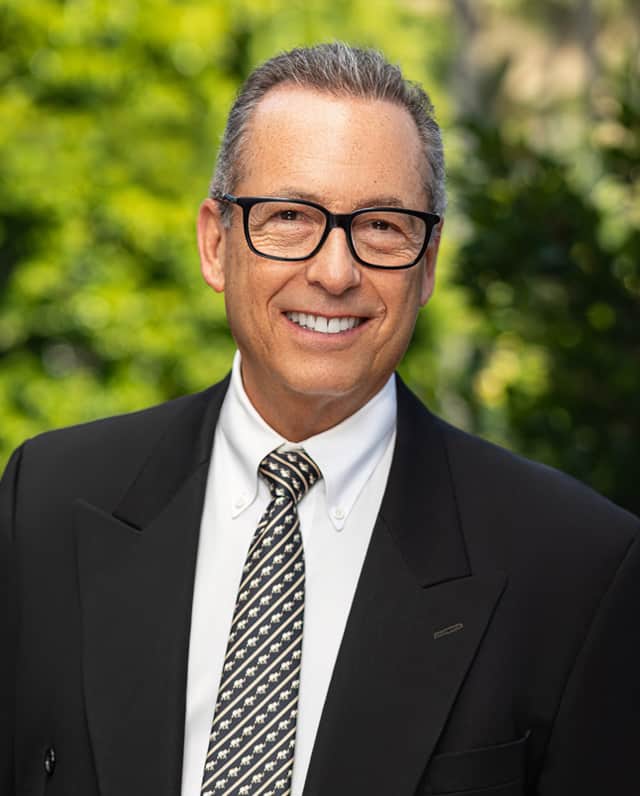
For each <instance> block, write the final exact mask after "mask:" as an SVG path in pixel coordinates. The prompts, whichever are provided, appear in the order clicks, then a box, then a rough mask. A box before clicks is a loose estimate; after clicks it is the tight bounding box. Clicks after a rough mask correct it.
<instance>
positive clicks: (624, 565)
mask: <svg viewBox="0 0 640 796" xmlns="http://www.w3.org/2000/svg"><path fill="white" fill-rule="evenodd" d="M443 179H444V178H443V165H442V149H441V142H440V135H439V130H438V127H437V125H436V123H435V121H434V120H433V116H432V109H431V106H430V104H429V101H428V98H427V97H426V95H425V94H424V92H423V91H422V89H421V88H419V87H418V86H415V85H411V84H408V83H407V82H405V81H404V80H403V78H402V76H401V75H400V73H399V71H398V70H397V69H396V68H395V67H392V66H390V65H389V64H388V63H386V62H385V61H384V59H383V58H382V56H380V55H379V54H377V53H373V52H368V51H360V50H356V49H352V48H349V47H347V46H346V45H342V44H331V45H321V46H318V47H315V48H311V49H304V50H294V51H292V52H290V53H287V54H284V55H282V56H278V57H277V58H275V59H272V60H271V61H270V62H267V64H265V65H263V66H262V67H260V68H259V69H258V70H257V71H256V72H255V73H254V74H253V75H252V76H251V77H250V78H249V80H248V82H247V84H246V85H245V87H244V88H243V90H242V92H241V93H240V95H239V97H238V99H237V101H236V103H235V105H234V108H233V109H232V112H231V115H230V118H229V122H228V124H227V130H226V133H225V138H224V141H223V144H222V149H221V153H220V155H219V159H218V164H217V169H216V174H215V176H214V181H213V185H212V193H211V198H209V199H207V200H206V201H205V202H204V204H203V205H202V208H201V211H200V216H199V224H198V237H199V245H200V255H201V261H202V271H203V275H204V278H205V280H206V281H207V283H208V284H209V285H210V286H211V287H212V288H213V289H214V290H215V291H224V294H225V299H226V308H227V315H228V319H229V324H230V327H231V330H232V332H233V335H234V338H235V340H236V343H237V346H238V351H239V354H238V355H237V356H236V360H235V362H234V368H233V372H232V374H231V377H230V378H227V379H225V381H224V382H222V383H221V384H218V385H215V386H214V387H212V388H211V389H209V390H207V391H205V392H204V393H201V394H199V395H195V396H190V397H186V398H181V399H178V400H177V401H173V402H171V403H169V404H165V405H163V406H160V407H156V408H154V409H150V410H147V411H144V412H140V413H136V414H133V415H129V416H125V417H121V418H112V419H108V420H105V421H100V422H97V423H93V424H89V425H86V426H82V427H78V428H73V429H67V430H63V431H59V432H53V433H50V434H46V435H43V436H42V437H39V438H37V439H34V440H31V441H29V442H27V443H26V444H25V445H24V446H23V447H22V448H21V449H20V450H19V451H17V452H16V454H15V455H14V457H13V458H12V460H11V462H10V464H9V466H8V468H7V471H6V473H5V476H4V479H3V481H2V487H1V490H0V506H1V509H0V512H1V513H0V524H1V529H2V535H1V539H2V560H3V566H5V565H6V566H7V574H6V576H5V577H3V580H2V582H3V584H5V586H6V589H5V590H6V591H7V592H8V594H9V598H10V610H9V611H8V612H7V615H8V627H7V628H6V629H5V630H4V633H3V635H4V637H5V639H8V642H9V643H8V646H7V650H8V651H9V653H8V654H4V655H3V665H4V666H5V667H6V669H7V671H6V672H5V673H4V677H3V678H2V683H3V689H4V692H3V699H4V702H3V720H2V721H3V733H4V738H5V741H4V744H3V755H4V756H3V759H2V764H1V765H2V768H1V775H2V776H1V778H0V782H1V783H2V793H3V794H5V793H6V794H21V795H22V794H24V795H25V796H30V795H31V794H36V793H37V794H41V793H45V792H46V793H47V794H48V795H49V794H51V795H53V794H64V795H65V796H71V794H82V796H93V795H94V794H100V796H128V795H129V794H131V795H133V794H136V795H139V794H154V796H158V795H160V794H161V795H162V796H169V794H182V796H195V795H196V794H198V793H201V792H202V793H205V794H218V793H220V794H233V795H234V796H235V794H240V796H248V795H249V794H263V795H264V796H273V794H285V793H293V794H296V795H299V794H304V796H319V795H320V794H323V796H324V795H325V794H327V795H329V794H330V795H331V796H336V795H337V796H347V794H348V795H349V796H351V795H353V794H393V795H394V796H410V795H411V794H445V793H447V794H451V793H465V794H475V793H477V794H480V793H482V794H491V796H516V795H517V794H540V795H541V796H567V794H579V795H580V796H584V795H585V794H587V795H589V794H594V795H595V794H602V793H611V794H613V793H615V794H632V793H637V792H638V787H639V785H638V783H639V782H640V775H639V774H637V773H636V771H635V755H636V750H637V748H638V746H639V743H640V729H639V727H638V725H639V722H640V686H639V685H638V683H639V680H640V678H639V677H638V672H639V671H640V668H639V666H640V631H639V630H638V627H639V624H640V623H638V622H637V620H636V617H635V616H634V613H635V608H636V605H637V604H638V598H639V597H640V560H639V557H638V556H639V554H638V543H637V541H636V540H637V532H638V521H637V520H636V519H635V518H633V517H632V516H630V515H629V514H626V513H625V512H623V511H622V510H620V509H618V508H616V507H614V506H613V505H611V504H610V503H608V502H607V501H605V500H603V499H602V498H600V497H598V496H597V495H595V494H594V493H592V492H591V491H590V490H588V489H586V488H585V487H583V486H581V485H580V484H578V483H576V482H574V481H573V480H571V479H569V478H567V477H566V476H563V475H561V474H559V473H557V472H554V471H552V470H550V469H548V468H545V467H542V466H539V465H535V464H532V463H530V462H527V461H524V460H522V459H520V458H517V457H515V456H513V455H511V454H509V453H507V452H505V451H503V450H501V449H498V448H496V447H494V446H491V445H489V444H487V443H485V442H483V441H481V440H478V439H476V438H473V437H471V436H469V435H466V434H464V433H462V432H460V431H457V430H455V429H453V428H451V427H450V426H448V425H447V424H445V423H443V422H442V421H440V420H438V419H436V418H434V417H433V416H432V415H431V414H430V413H429V412H428V411H427V410H426V409H425V408H424V407H423V406H422V404H421V403H420V402H419V401H418V400H417V399H416V398H415V397H414V396H413V395H412V394H411V393H410V392H409V391H408V390H407V388H406V387H404V386H403V384H402V383H401V382H400V380H399V379H397V378H396V377H395V376H394V369H395V367H396V365H397V363H398V362H399V360H400V359H401V357H402V355H403V353H404V351H405V349H406V347H407V344H408V342H409V339H410V336H411V334H412V330H413V326H414V323H415V320H416V316H417V313H418V311H419V309H420V307H422V306H423V305H425V304H426V303H427V301H428V300H429V298H430V296H431V294H432V291H433V286H434V274H435V264H436V255H437V250H438V244H439V240H440V232H441V229H442V220H441V216H442V213H443V211H444V189H443ZM258 473H260V475H258ZM303 639H304V644H303Z"/></svg>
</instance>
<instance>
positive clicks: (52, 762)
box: [44, 746, 56, 777]
mask: <svg viewBox="0 0 640 796" xmlns="http://www.w3.org/2000/svg"><path fill="white" fill-rule="evenodd" d="M55 768H56V750H55V749H54V748H53V746H50V747H49V749H47V751H46V752H45V753H44V770H45V771H46V772H47V775H48V776H49V777H50V776H51V775H52V774H53V772H54V771H55Z"/></svg>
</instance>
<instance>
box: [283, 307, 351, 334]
mask: <svg viewBox="0 0 640 796" xmlns="http://www.w3.org/2000/svg"><path fill="white" fill-rule="evenodd" d="M285 314H286V316H287V318H288V319H289V320H290V321H293V322H294V323H297V324H298V326H303V327H306V328H307V329H311V330H312V331H314V332H321V333H322V334H338V332H346V331H347V330H348V329H353V328H354V327H356V326H359V325H360V318H355V317H351V318H349V317H342V318H326V317H325V316H324V315H311V313H308V312H287V313H285Z"/></svg>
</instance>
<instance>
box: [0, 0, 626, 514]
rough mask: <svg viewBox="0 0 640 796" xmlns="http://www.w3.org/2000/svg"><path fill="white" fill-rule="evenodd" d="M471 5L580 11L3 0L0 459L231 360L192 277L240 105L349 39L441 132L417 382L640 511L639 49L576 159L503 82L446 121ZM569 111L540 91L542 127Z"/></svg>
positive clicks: (411, 360) (445, 404)
mask: <svg viewBox="0 0 640 796" xmlns="http://www.w3.org/2000/svg"><path fill="white" fill-rule="evenodd" d="M465 5H466V7H467V10H472V9H473V10H475V11H476V12H477V21H478V20H481V19H482V20H484V19H485V18H489V17H490V16H491V15H485V14H484V13H483V9H484V8H486V7H489V6H491V8H492V9H493V11H494V12H495V11H496V9H498V11H497V15H498V16H499V15H500V13H503V10H504V9H509V10H510V11H509V13H512V14H515V15H518V14H519V15H521V16H522V17H523V18H524V17H525V16H527V15H528V16H529V17H531V18H532V19H535V24H536V25H537V26H538V27H539V28H540V29H543V28H544V27H545V26H546V27H547V28H551V27H552V25H553V26H557V25H560V27H561V28H562V30H563V31H564V30H565V29H568V28H570V27H571V25H572V24H573V21H575V19H576V17H575V14H573V13H572V12H571V9H570V6H571V4H570V3H569V2H565V1H564V0H562V1H560V0H545V2H544V3H540V4H537V5H536V6H535V9H534V8H533V6H532V5H531V4H530V3H523V2H521V0H510V2H509V3H504V2H503V0H500V2H498V0H495V2H492V1H491V0H482V2H480V0H478V3H475V2H474V3H473V4H470V3H466V4H464V3H456V4H451V3H447V2H446V1H445V0H430V2H429V3H415V2H410V0H406V1H405V0H401V1H398V0H377V2H375V3H372V2H371V0H335V2H332V3H327V2H325V0H306V1H305V2H302V0H293V2H292V0H234V2H232V3H230V2H225V1H224V0H118V2H111V0H4V2H3V3H2V4H0V119H1V120H2V123H1V124H0V469H2V465H3V464H4V461H5V460H6V458H7V457H8V455H9V453H10V451H11V449H12V448H14V447H15V446H16V445H18V444H19V443H20V442H21V441H22V440H23V439H24V438H26V437H29V436H32V435H33V434H36V433H38V432H40V431H43V430H45V429H47V428H52V427H56V426H61V425H66V424H70V423H77V422H81V421H84V420H89V419H92V418H95V417H100V416H105V415H109V414H113V413H117V412H123V411H129V410H131V409H136V408H139V407H142V406H146V405H149V404H152V403H155V402H159V401H162V400H165V399H166V398H170V397H173V396H175V395H178V394H181V393H184V392H188V391H193V390H197V389H201V388H203V387H205V386H207V385H208V384H210V383H211V382H213V381H214V380H216V379H218V378H219V377H221V376H222V375H223V374H224V373H225V372H226V370H227V369H228V367H229V365H230V362H231V357H232V353H233V350H234V346H233V343H232V340H231V338H230V336H229V333H228V331H227V328H226V322H225V316H224V302H223V299H222V298H221V297H220V296H216V295H214V294H213V293H212V292H211V291H210V290H208V289H207V288H206V286H205V285H204V283H202V281H201V279H200V276H199V266H198V256H197V249H196V242H195V219H196V215H197V210H198V205H199V202H200V201H201V199H202V197H203V196H204V195H205V194H206V190H207V182H208V176H209V173H210V170H211V168H212V166H213V162H214V158H215V153H216V149H217V142H218V140H219V136H220V133H221V131H222V127H223V124H224V120H225V118H226V114H227V111H228V109H229V106H230V104H231V101H232V98H233V95H234V92H235V91H236V88H237V86H238V84H239V83H240V81H241V80H242V79H243V78H244V77H245V76H246V75H247V74H248V72H249V71H250V69H251V68H252V67H253V66H254V65H255V64H256V63H258V62H259V61H261V60H263V59H264V58H267V57H269V56H270V55H272V54H273V53H274V52H277V51H278V50H282V49H286V48H289V47H292V46H296V45H301V44H311V43H313V42H316V41H322V40H331V39H336V38H338V39H345V40H348V41H350V42H352V43H354V44H361V45H366V46H377V47H380V48H381V49H383V50H384V51H385V52H386V54H387V55H388V56H389V58H390V59H391V60H392V61H397V62H399V63H400V64H401V65H402V67H403V69H404V71H405V74H406V75H407V76H408V77H409V78H411V79H415V80H419V81H421V82H423V83H424V84H425V85H426V86H427V87H428V88H429V90H430V93H431V96H432V99H433V100H434V102H435V104H436V107H437V109H438V115H439V119H440V121H441V123H444V127H445V128H448V129H446V131H445V139H446V141H447V143H448V158H449V162H450V164H453V165H454V170H453V179H452V180H451V189H452V191H451V192H452V194H453V198H454V201H453V202H452V210H451V212H449V213H448V217H447V223H446V227H445V235H444V238H443V245H442V248H441V255H440V262H439V266H438V270H439V276H438V289H437V294H436V298H435V300H433V301H432V302H431V303H430V304H429V306H428V307H427V309H426V310H425V311H424V312H423V313H422V314H421V316H420V319H419V321H418V325H417V329H416V335H415V339H414V341H413V343H412V345H411V348H410V350H409V352H408V354H407V356H406V358H405V361H404V363H403V365H402V373H403V375H404V376H405V378H407V380H408V381H409V383H410V384H411V386H413V387H414V388H415V389H417V390H418V391H419V392H420V393H421V394H422V395H423V396H424V397H426V398H427V399H428V400H429V402H430V403H431V404H432V405H433V406H435V408H436V409H439V410H440V411H442V412H443V413H444V414H445V415H446V416H447V417H448V418H450V419H451V420H453V421H455V422H458V423H461V424H463V425H466V426H467V427H469V428H470V429H472V430H476V431H480V432H482V433H485V434H488V435H489V436H492V437H494V438H495V439H498V440H499V441H503V442H505V443H507V444H508V445H510V446H511V447H515V448H517V449H519V450H520V451H522V452H523V453H526V454H529V455H531V456H533V457H536V458H541V459H543V460H545V461H548V462H550V463H552V464H555V465H558V466H560V467H562V468H564V469H567V470H569V471H570V472H573V473H574V474H576V475H578V476H579V477H581V478H583V479H584V480H586V481H587V482H589V483H591V484H592V485H594V486H595V487H596V488H599V489H600V490H602V491H604V492H605V493H606V494H608V495H610V496H611V497H613V498H614V499H616V500H618V501H620V502H622V503H623V504H625V505H627V506H628V507H630V508H632V509H635V510H636V511H638V510H639V509H640V504H639V499H638V497H637V488H636V486H635V484H636V483H637V481H638V463H637V462H638V457H637V455H636V454H635V451H634V444H633V443H634V438H635V439H636V440H637V438H638V430H639V429H638V422H639V421H638V418H639V417H640V413H639V409H640V407H639V405H638V400H639V399H638V395H640V383H639V376H638V374H639V373H640V367H638V365H639V364H640V363H639V362H638V359H639V356H638V355H639V353H640V350H639V349H640V346H639V343H638V333H637V320H636V319H637V316H638V296H639V294H640V275H639V272H638V262H639V261H640V251H639V249H640V237H639V236H640V233H639V232H638V229H639V228H640V224H639V223H638V222H639V221H640V211H639V209H638V208H639V207H640V202H639V201H638V188H637V186H638V185H639V184H640V180H638V176H639V172H640V150H639V149H638V146H639V143H638V142H639V141H640V135H639V132H640V131H639V129H638V118H639V101H638V93H637V91H638V88H637V85H638V84H637V64H632V63H630V64H629V65H628V67H627V68H626V69H622V70H619V72H618V76H617V77H616V80H617V81H618V82H617V84H616V85H615V86H614V88H613V89H612V90H610V89H609V88H607V92H605V96H604V100H605V102H604V103H603V107H604V110H603V111H598V112H599V113H600V114H601V115H600V117H599V118H598V120H597V121H598V124H596V125H594V137H593V141H592V142H591V144H590V145H589V146H585V147H583V148H582V149H580V150H577V149H576V150H575V151H573V150H572V153H571V157H569V156H568V155H567V154H566V151H565V152H564V153H563V154H562V155H560V154H558V153H557V152H555V150H554V151H553V152H552V151H549V152H547V153H546V154H541V153H540V151H539V148H538V147H536V146H534V145H533V144H532V141H533V140H535V131H536V129H537V128H536V124H533V123H532V122H531V119H530V118H529V119H528V120H525V121H523V123H522V124H519V123H518V119H517V114H514V110H513V108H509V103H508V102H506V101H505V97H504V92H503V88H502V86H501V85H500V83H499V81H498V82H495V83H494V84H493V85H492V86H491V87H490V91H489V92H488V93H486V96H485V97H484V98H481V101H480V102H479V103H478V107H482V108H483V111H484V115H483V119H482V120H480V119H477V118H476V119H472V120H466V122H465V123H464V124H463V123H460V124H453V123H452V122H451V108H452V106H454V105H455V88H454V89H453V92H452V87H451V84H452V82H455V81H453V80H452V77H451V76H452V74H453V73H454V72H455V73H456V74H458V75H459V74H460V70H459V67H460V66H461V64H462V65H464V63H467V61H466V59H467V55H468V52H467V50H466V49H465V45H464V42H463V43H462V44H460V43H458V42H457V40H456V35H457V34H456V24H457V23H456V18H455V9H456V8H458V9H459V8H462V7H463V6H465ZM587 5H589V4H587ZM614 6H615V8H614ZM623 6H624V3H623ZM605 7H606V9H609V11H607V14H608V18H611V19H616V18H617V17H618V16H619V13H618V12H619V7H618V2H617V0H616V2H609V1H608V2H606V3H601V4H599V13H601V12H603V9H605ZM494 16H495V14H494ZM477 24H479V22H477ZM477 24H476V25H475V27H477ZM475 27H474V25H471V26H469V29H470V30H473V29H475ZM511 30H512V27H508V29H507V38H508V37H509V36H511ZM563 35H564V34H563ZM527 41H529V40H527ZM470 65H471V66H470ZM466 68H467V73H466V74H467V78H466V81H467V88H469V86H470V85H471V83H472V82H473V81H472V80H471V77H473V78H474V79H475V77H476V75H477V74H479V70H478V69H477V68H476V67H475V65H473V64H472V63H471V61H469V62H468V63H467V66H466ZM505 68H506V66H505ZM469 70H470V71H469ZM464 93H465V92H463V94H464ZM467 94H468V92H467ZM575 99H576V98H574V100H575ZM579 104H580V103H579V102H574V104H573V106H572V108H571V112H575V108H576V106H578V105H579ZM564 110H565V109H564V108H560V107H558V108H555V107H553V103H551V102H549V103H547V106H546V113H547V117H546V118H545V119H544V120H542V121H543V123H544V125H546V128H547V129H550V130H555V129H556V127H555V125H556V122H557V120H558V119H562V124H563V125H565V124H566V119H565V117H564V116H563V113H564ZM582 112H583V111H582ZM583 113H584V112H583ZM554 114H555V115H554ZM514 120H515V121H514ZM534 121H536V122H537V121H538V119H537V118H536V119H535V120H534ZM583 121H584V120H583ZM562 129H563V130H564V129H567V128H566V126H565V127H562ZM532 131H533V133H532ZM596 133H597V135H596ZM555 137H557V138H558V139H562V138H563V136H562V135H561V134H560V135H558V136H555ZM559 149H560V150H561V149H562V147H560V148H559ZM554 152H555V154H554ZM456 164H457V168H455V166H456ZM463 167H464V168H463ZM460 246H461V249H459V247H460ZM454 262H456V263H457V266H456V267H455V268H454V267H453V263H454Z"/></svg>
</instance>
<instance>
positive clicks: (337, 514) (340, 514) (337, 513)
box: [333, 506, 344, 520]
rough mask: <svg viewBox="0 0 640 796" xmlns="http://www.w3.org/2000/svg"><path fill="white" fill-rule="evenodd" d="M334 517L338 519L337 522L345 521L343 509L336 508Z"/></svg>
mask: <svg viewBox="0 0 640 796" xmlns="http://www.w3.org/2000/svg"><path fill="white" fill-rule="evenodd" d="M333 516H334V517H335V518H336V520H343V519H344V509H342V508H340V506H338V507H337V508H335V509H334V510H333Z"/></svg>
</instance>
